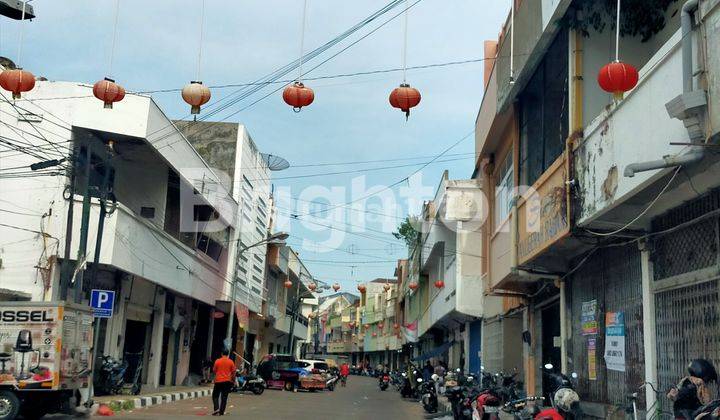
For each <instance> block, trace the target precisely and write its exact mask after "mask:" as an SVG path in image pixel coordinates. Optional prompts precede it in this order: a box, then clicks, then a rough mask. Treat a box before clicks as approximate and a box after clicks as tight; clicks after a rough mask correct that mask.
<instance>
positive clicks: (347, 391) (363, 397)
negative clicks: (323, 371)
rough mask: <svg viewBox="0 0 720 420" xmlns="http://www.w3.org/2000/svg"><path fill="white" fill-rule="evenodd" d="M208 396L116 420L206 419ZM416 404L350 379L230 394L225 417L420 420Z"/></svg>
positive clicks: (367, 380)
mask: <svg viewBox="0 0 720 420" xmlns="http://www.w3.org/2000/svg"><path fill="white" fill-rule="evenodd" d="M211 414H212V400H211V399H210V397H204V398H198V399H194V400H183V401H177V402H173V403H170V404H164V405H159V406H154V407H149V408H144V409H137V410H133V411H132V412H123V413H117V414H116V416H115V417H116V418H131V419H153V420H159V419H169V418H172V419H176V418H192V417H197V416H210V415H211ZM423 414H424V412H423V409H422V406H421V405H420V403H418V402H414V401H408V400H403V399H401V398H400V394H399V393H397V392H396V391H394V390H393V389H392V388H390V389H388V390H387V391H380V390H379V389H378V386H377V380H376V379H373V378H366V377H359V376H351V377H350V378H349V379H348V385H347V387H346V388H342V387H337V388H336V389H335V391H334V392H329V391H324V392H312V393H311V392H302V391H299V392H297V393H294V392H287V391H277V390H272V389H268V390H266V391H265V392H264V393H263V394H262V395H253V394H250V393H248V394H230V398H229V400H228V409H227V410H226V412H225V418H235V419H252V420H263V419H273V420H275V419H281V420H282V419H287V420H290V419H293V420H295V419H298V420H302V419H313V420H317V419H333V420H335V419H372V420H381V419H398V420H402V419H413V420H418V419H423V418H424V416H423Z"/></svg>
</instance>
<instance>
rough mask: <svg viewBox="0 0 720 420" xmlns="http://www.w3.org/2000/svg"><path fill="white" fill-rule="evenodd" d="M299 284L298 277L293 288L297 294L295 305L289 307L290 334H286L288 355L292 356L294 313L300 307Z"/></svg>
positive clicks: (299, 278) (299, 279)
mask: <svg viewBox="0 0 720 420" xmlns="http://www.w3.org/2000/svg"><path fill="white" fill-rule="evenodd" d="M300 282H301V277H300V276H298V282H297V285H296V287H295V292H296V294H297V299H296V303H295V304H294V305H293V306H291V307H290V317H291V318H290V332H289V333H288V351H290V354H293V353H294V350H295V349H294V348H293V338H295V337H294V334H295V312H296V311H297V307H298V306H300Z"/></svg>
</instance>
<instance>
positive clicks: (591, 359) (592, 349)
mask: <svg viewBox="0 0 720 420" xmlns="http://www.w3.org/2000/svg"><path fill="white" fill-rule="evenodd" d="M596 349H597V343H596V341H595V339H594V338H589V339H588V379H590V380H591V381H596V380H597V354H596Z"/></svg>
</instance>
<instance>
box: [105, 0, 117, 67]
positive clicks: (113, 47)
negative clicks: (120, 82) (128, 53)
mask: <svg viewBox="0 0 720 420" xmlns="http://www.w3.org/2000/svg"><path fill="white" fill-rule="evenodd" d="M119 17H120V0H115V23H114V24H113V33H112V42H111V44H110V60H109V63H108V77H112V71H113V58H114V56H115V41H116V39H117V30H118V19H119Z"/></svg>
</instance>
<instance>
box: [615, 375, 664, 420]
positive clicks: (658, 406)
mask: <svg viewBox="0 0 720 420" xmlns="http://www.w3.org/2000/svg"><path fill="white" fill-rule="evenodd" d="M648 387H649V388H650V389H651V390H652V392H654V393H655V395H656V398H655V402H654V403H653V405H651V406H650V407H648V408H647V410H646V413H647V414H646V417H645V418H646V420H658V419H673V420H674V419H675V415H674V414H673V412H672V411H665V410H663V408H662V403H661V401H662V398H663V397H664V395H662V393H661V392H660V391H658V389H657V388H655V386H654V385H653V384H652V383H650V382H645V383H643V384H642V385H640V387H638V390H637V391H635V392H633V393H632V394H630V395H629V396H628V398H629V399H630V401H631V405H630V406H628V407H627V408H626V410H625V411H626V412H627V413H628V414H632V415H633V419H634V420H638V418H639V417H638V408H637V400H638V397H639V392H640V391H642V390H643V389H645V391H646V392H647V388H648Z"/></svg>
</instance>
